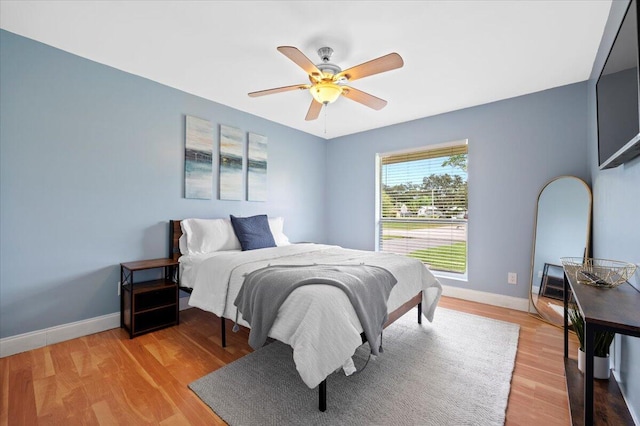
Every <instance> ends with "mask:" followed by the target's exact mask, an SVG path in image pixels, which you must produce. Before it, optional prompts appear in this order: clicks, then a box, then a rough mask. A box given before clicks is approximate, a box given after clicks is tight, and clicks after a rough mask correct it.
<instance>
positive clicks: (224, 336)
mask: <svg viewBox="0 0 640 426" xmlns="http://www.w3.org/2000/svg"><path fill="white" fill-rule="evenodd" d="M220 340H222V347H223V348H226V347H227V330H226V329H225V320H224V317H220Z"/></svg>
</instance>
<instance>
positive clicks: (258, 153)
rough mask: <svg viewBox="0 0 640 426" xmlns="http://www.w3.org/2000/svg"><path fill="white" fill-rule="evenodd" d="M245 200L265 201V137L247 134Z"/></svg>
mask: <svg viewBox="0 0 640 426" xmlns="http://www.w3.org/2000/svg"><path fill="white" fill-rule="evenodd" d="M248 157H249V158H248V160H249V165H248V168H247V200H248V201H267V137H266V136H262V135H258V134H255V133H249V155H248Z"/></svg>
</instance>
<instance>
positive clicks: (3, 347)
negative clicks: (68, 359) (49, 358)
mask: <svg viewBox="0 0 640 426" xmlns="http://www.w3.org/2000/svg"><path fill="white" fill-rule="evenodd" d="M118 327H120V312H116V313H113V314H107V315H102V316H99V317H95V318H89V319H86V320H82V321H76V322H72V323H69V324H62V325H58V326H55V327H50V328H46V329H44V330H37V331H32V332H30V333H24V334H19V335H17V336H11V337H5V338H4V339H0V358H4V357H6V356H10V355H14V354H17V353H20V352H25V351H30V350H32V349H37V348H41V347H43V346H47V345H52V344H54V343H58V342H63V341H65V340H70V339H75V338H77V337H82V336H88V335H89V334H94V333H99V332H101V331H105V330H111V329H112V328H118Z"/></svg>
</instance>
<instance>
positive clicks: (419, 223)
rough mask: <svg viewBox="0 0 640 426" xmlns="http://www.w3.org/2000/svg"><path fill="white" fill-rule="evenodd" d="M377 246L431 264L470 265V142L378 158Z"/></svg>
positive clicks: (460, 269) (446, 267)
mask: <svg viewBox="0 0 640 426" xmlns="http://www.w3.org/2000/svg"><path fill="white" fill-rule="evenodd" d="M380 160H381V161H380V167H381V170H380V176H381V181H380V188H379V191H380V197H379V199H380V203H381V205H380V210H379V211H380V216H381V217H380V220H379V241H380V244H379V249H380V251H385V252H393V253H398V254H403V255H406V256H410V257H415V258H418V259H420V260H422V261H423V262H424V263H425V264H427V265H428V266H429V267H430V268H431V269H433V270H440V271H449V272H456V273H465V272H466V266H467V262H466V259H467V216H468V215H467V210H468V203H467V200H468V186H467V167H466V166H467V145H466V144H464V145H463V144H460V145H453V146H448V147H441V148H435V149H428V150H419V151H414V152H406V153H401V154H392V155H387V156H382V157H381V158H380Z"/></svg>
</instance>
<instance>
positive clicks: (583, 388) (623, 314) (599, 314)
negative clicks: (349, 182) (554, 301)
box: [563, 271, 640, 426]
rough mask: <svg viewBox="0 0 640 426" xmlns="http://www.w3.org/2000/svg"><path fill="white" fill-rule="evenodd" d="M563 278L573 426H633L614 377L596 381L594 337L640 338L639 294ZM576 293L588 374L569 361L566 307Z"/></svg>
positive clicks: (625, 286)
mask: <svg viewBox="0 0 640 426" xmlns="http://www.w3.org/2000/svg"><path fill="white" fill-rule="evenodd" d="M569 275H571V274H567V273H566V271H565V274H564V298H563V299H564V365H565V376H566V380H567V391H568V393H569V405H570V407H571V420H572V423H573V424H574V425H580V424H584V425H589V426H591V425H593V424H594V423H597V424H598V425H626V424H629V425H633V418H632V417H631V414H630V413H629V409H628V408H627V406H626V404H625V402H624V399H623V397H622V394H621V392H620V388H619V387H618V384H617V382H616V380H615V378H614V377H613V375H612V376H611V377H610V378H609V380H596V381H594V379H593V348H594V335H595V333H596V332H598V331H613V332H615V333H618V334H626V335H629V336H635V337H640V311H638V306H640V291H638V290H637V289H636V288H635V287H633V286H632V285H631V284H629V283H624V284H622V285H620V286H618V287H616V288H597V287H594V286H590V285H585V284H579V283H578V282H577V281H576V279H575V277H573V276H569ZM570 292H571V293H573V296H574V298H575V301H576V304H577V306H578V309H579V310H580V313H581V314H582V317H583V318H584V333H585V343H584V346H585V347H584V352H585V355H586V356H585V358H586V359H585V369H584V370H585V372H584V375H582V374H580V372H579V371H578V365H577V362H576V361H574V360H571V359H569V349H568V348H569V324H568V319H567V306H568V302H569V300H568V299H569V296H568V295H569V294H570Z"/></svg>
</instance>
